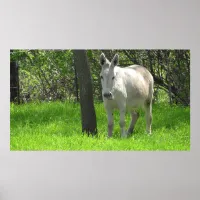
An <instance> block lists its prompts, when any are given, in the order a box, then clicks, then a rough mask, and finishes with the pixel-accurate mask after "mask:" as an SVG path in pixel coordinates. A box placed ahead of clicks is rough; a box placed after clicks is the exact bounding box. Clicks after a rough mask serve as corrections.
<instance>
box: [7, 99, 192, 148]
mask: <svg viewBox="0 0 200 200" xmlns="http://www.w3.org/2000/svg"><path fill="white" fill-rule="evenodd" d="M95 110H96V115H97V125H98V136H96V137H88V136H87V135H86V134H82V132H81V119H80V106H79V104H75V103H69V102H65V103H62V102H51V103H40V104H39V103H35V104H34V103H28V104H23V105H14V104H11V105H10V150H26V151H30V150H84V151H86V150H93V151H108V150H115V151H119V150H123V151H128V150H140V151H147V150H156V151H163V150H186V151H187V150H190V108H184V107H178V106H169V105H167V104H164V103H160V104H154V105H153V125H152V135H151V136H148V135H147V134H146V133H145V118H144V112H143V111H140V118H139V120H138V122H137V124H136V126H135V133H134V134H133V135H132V136H131V137H129V138H127V139H121V138H120V127H119V113H118V112H117V111H116V112H115V113H114V117H115V126H114V133H113V138H110V139H107V137H106V136H107V118H106V113H105V111H104V107H103V104H102V103H95ZM129 121H130V116H129V115H127V117H126V124H127V125H126V126H127V128H128V125H129Z"/></svg>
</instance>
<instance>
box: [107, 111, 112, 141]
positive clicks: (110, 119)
mask: <svg viewBox="0 0 200 200" xmlns="http://www.w3.org/2000/svg"><path fill="white" fill-rule="evenodd" d="M112 112H113V111H112V110H111V109H109V110H107V117H108V137H112V132H113V113H112Z"/></svg>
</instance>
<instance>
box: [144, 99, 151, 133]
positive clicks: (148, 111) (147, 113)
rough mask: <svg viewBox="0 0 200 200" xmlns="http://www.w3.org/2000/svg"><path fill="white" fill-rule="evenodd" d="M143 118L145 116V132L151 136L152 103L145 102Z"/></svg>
mask: <svg viewBox="0 0 200 200" xmlns="http://www.w3.org/2000/svg"><path fill="white" fill-rule="evenodd" d="M144 108H145V116H146V131H147V133H149V134H151V124H152V101H150V100H147V101H146V102H145V105H144Z"/></svg>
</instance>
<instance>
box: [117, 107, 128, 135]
mask: <svg viewBox="0 0 200 200" xmlns="http://www.w3.org/2000/svg"><path fill="white" fill-rule="evenodd" d="M125 115H126V109H125V108H121V109H120V122H119V125H120V128H121V137H122V138H126V137H127V132H126V130H125Z"/></svg>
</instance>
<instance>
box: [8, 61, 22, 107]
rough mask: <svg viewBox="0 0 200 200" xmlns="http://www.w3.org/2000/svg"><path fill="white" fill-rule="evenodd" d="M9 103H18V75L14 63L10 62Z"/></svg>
mask: <svg viewBox="0 0 200 200" xmlns="http://www.w3.org/2000/svg"><path fill="white" fill-rule="evenodd" d="M10 101H11V102H17V103H18V104H19V103H20V99H19V73H18V66H17V63H16V62H15V61H10Z"/></svg>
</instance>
